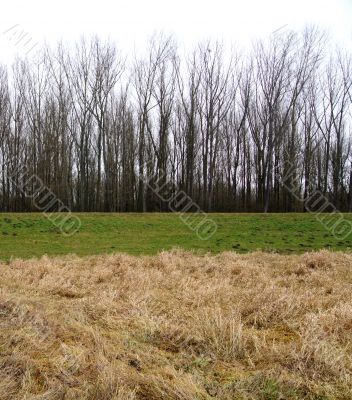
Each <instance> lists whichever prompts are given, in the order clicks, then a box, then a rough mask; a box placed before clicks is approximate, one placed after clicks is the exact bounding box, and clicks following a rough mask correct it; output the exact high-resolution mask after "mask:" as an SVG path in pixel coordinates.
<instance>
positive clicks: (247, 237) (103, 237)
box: [0, 213, 352, 259]
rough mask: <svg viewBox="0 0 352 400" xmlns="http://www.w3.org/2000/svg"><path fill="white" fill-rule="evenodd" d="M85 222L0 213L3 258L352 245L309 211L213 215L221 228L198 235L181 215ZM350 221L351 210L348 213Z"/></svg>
mask: <svg viewBox="0 0 352 400" xmlns="http://www.w3.org/2000/svg"><path fill="white" fill-rule="evenodd" d="M77 215H79V217H80V218H81V221H82V227H81V230H80V232H79V233H77V234H75V235H74V236H73V237H64V236H63V235H61V234H60V232H58V230H57V229H56V228H55V227H54V226H53V225H52V224H51V222H50V221H48V220H47V219H46V218H45V217H44V216H43V215H42V214H0V258H1V259H9V258H11V257H14V256H15V257H21V258H30V257H34V256H41V255H43V254H48V255H60V254H67V253H75V254H77V255H90V254H101V253H111V252H127V253H129V254H134V255H137V254H155V253H157V252H158V251H160V250H168V249H171V248H173V247H181V248H184V249H193V250H200V251H211V252H214V253H217V252H220V251H224V250H235V251H237V252H248V251H251V250H256V249H262V250H268V251H272V250H275V251H279V252H281V253H292V252H303V251H309V250H318V249H321V248H329V249H331V250H346V249H350V248H351V247H352V236H350V237H348V238H347V239H346V240H344V241H338V240H336V239H335V238H334V237H333V236H332V235H331V234H330V233H329V232H328V231H326V229H325V228H324V227H323V226H322V225H321V224H320V223H319V222H318V221H317V220H316V219H315V216H314V215H311V214H211V215H210V218H212V219H213V220H214V221H215V222H216V223H217V224H218V230H217V233H216V234H215V235H214V236H213V237H212V238H211V239H210V240H207V241H202V240H199V239H198V238H197V235H196V234H195V233H194V232H192V231H191V230H189V228H188V227H187V226H185V225H184V224H183V223H182V221H181V220H180V219H179V216H178V215H177V214H103V213H90V214H87V213H85V214H77ZM346 218H348V219H350V220H352V215H346Z"/></svg>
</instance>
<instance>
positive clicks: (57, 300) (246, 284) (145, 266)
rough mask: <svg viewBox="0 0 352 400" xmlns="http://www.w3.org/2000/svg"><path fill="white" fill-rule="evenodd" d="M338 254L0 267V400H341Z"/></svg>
mask: <svg viewBox="0 0 352 400" xmlns="http://www.w3.org/2000/svg"><path fill="white" fill-rule="evenodd" d="M351 265H352V255H351V254H348V253H330V252H327V251H322V252H318V253H309V254H308V253H307V254H304V255H300V256H298V255H292V256H281V255H277V254H266V253H262V252H255V253H251V254H246V255H239V254H236V253H231V252H226V253H222V254H218V255H214V256H211V255H206V256H197V255H195V254H192V253H191V252H183V251H181V250H173V251H170V252H162V253H160V254H159V255H157V256H151V257H132V256H128V255H123V254H116V255H106V256H94V257H87V258H82V259H81V258H78V257H75V256H65V257H57V258H48V257H43V258H41V259H39V260H34V259H33V260H27V261H23V260H13V261H12V262H10V263H9V264H8V265H7V264H6V265H5V264H0V267H1V269H2V274H1V276H0V288H1V289H0V399H1V400H20V399H21V400H22V399H48V400H53V399H65V400H66V399H87V400H88V399H89V400H93V399H94V400H103V399H104V400H105V399H115V400H141V399H144V400H147V399H148V400H149V399H151V400H158V399H160V400H161V399H170V400H171V399H175V400H183V399H184V400H186V399H187V400H188V399H197V400H198V399H204V400H210V399H224V400H232V399H265V400H270V399H277V400H278V399H312V400H317V399H321V400H322V399H324V400H327V399H334V400H336V399H341V400H342V399H352V392H351V388H352V337H351V331H352V291H351V283H352V270H351Z"/></svg>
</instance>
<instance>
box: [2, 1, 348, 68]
mask: <svg viewBox="0 0 352 400" xmlns="http://www.w3.org/2000/svg"><path fill="white" fill-rule="evenodd" d="M351 22H352V0H264V1H263V0H243V1H239V0H213V1H209V0H173V1H170V0H148V1H146V0H144V1H143V0H115V1H112V0H110V1H109V0H94V1H91V0H70V1H69V0H60V1H48V0H46V1H44V0H22V1H16V0H4V1H3V2H2V4H1V16H0V45H1V56H0V60H1V61H3V62H8V61H9V60H11V59H12V58H13V56H14V55H15V54H16V53H17V54H23V53H26V52H27V51H28V50H29V49H30V48H31V47H32V46H34V45H35V44H37V47H39V46H40V45H41V44H42V43H44V42H45V41H46V42H48V43H55V42H57V41H58V40H60V39H63V40H64V41H68V42H72V41H74V40H75V39H77V38H79V37H80V36H81V35H82V34H83V35H88V36H89V35H91V34H98V35H99V36H100V37H102V38H107V37H109V38H110V39H112V40H113V41H115V42H116V43H117V44H118V46H119V47H120V48H121V49H123V50H124V51H126V52H132V51H133V50H134V49H136V51H137V52H138V51H140V49H142V48H143V45H144V44H145V43H146V40H147V38H148V37H149V36H150V35H152V34H153V32H155V31H160V30H163V31H165V32H166V33H173V34H174V35H175V37H176V39H177V41H178V43H179V45H180V46H181V47H185V48H189V47H191V46H192V45H193V44H194V43H195V42H197V41H199V40H203V39H209V38H214V39H220V40H223V41H224V42H225V43H231V42H235V43H238V44H239V45H240V46H242V45H244V46H245V45H247V44H249V43H250V42H251V40H253V39H255V38H258V37H267V36H269V35H270V34H271V33H272V32H273V31H275V30H277V29H280V28H282V29H284V28H283V27H286V28H288V29H301V28H302V27H303V26H304V25H307V24H318V25H319V26H321V27H322V28H324V29H327V30H328V31H329V33H330V35H331V37H332V38H333V39H334V40H336V41H337V42H339V43H341V44H343V45H344V46H348V47H351V48H352V23H351ZM4 32H5V33H4ZM16 35H17V36H19V35H22V36H23V37H24V39H23V40H22V41H20V43H19V44H18V45H17V46H15V42H16V41H17V40H16ZM10 39H11V40H10ZM27 42H28V43H27ZM26 43H27V44H26Z"/></svg>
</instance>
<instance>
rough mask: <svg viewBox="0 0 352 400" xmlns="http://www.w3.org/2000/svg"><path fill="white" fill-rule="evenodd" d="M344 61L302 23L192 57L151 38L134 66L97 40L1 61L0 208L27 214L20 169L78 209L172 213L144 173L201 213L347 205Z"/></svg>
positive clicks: (350, 204)
mask: <svg viewBox="0 0 352 400" xmlns="http://www.w3.org/2000/svg"><path fill="white" fill-rule="evenodd" d="M351 61H352V58H351V55H350V54H348V53H347V52H346V51H344V50H342V49H340V48H337V47H333V46H331V45H330V44H329V42H328V41H327V39H326V37H325V35H324V33H322V32H320V31H319V30H318V29H316V28H312V27H310V28H306V29H305V30H304V31H302V32H292V31H279V32H276V33H274V34H272V35H271V36H270V37H268V38H267V39H265V40H260V41H256V42H255V43H253V45H252V46H251V48H249V49H246V50H242V51H239V50H232V51H228V50H227V49H225V48H224V46H223V45H222V44H221V43H218V42H211V41H209V42H204V43H201V44H199V45H197V46H196V47H195V48H194V50H193V51H190V52H187V53H186V54H184V53H183V52H181V51H180V50H179V49H178V48H177V45H176V43H175V41H174V39H173V38H172V37H165V36H163V35H155V36H154V37H153V38H152V39H151V40H150V42H149V43H148V47H147V49H146V50H145V52H144V54H143V55H141V56H135V57H132V58H131V59H130V58H127V57H125V56H124V55H123V54H122V52H120V51H119V50H118V49H117V48H116V46H115V45H114V44H113V43H111V42H103V41H101V40H100V39H99V38H96V37H94V38H92V39H90V40H86V39H82V40H80V41H79V42H77V43H76V44H75V45H74V46H73V47H72V46H71V47H67V46H64V45H63V44H58V45H57V47H56V48H48V47H45V48H43V49H42V50H41V51H40V53H39V54H38V55H37V56H36V58H35V59H17V60H16V61H15V62H14V64H13V65H12V66H11V67H8V66H5V65H2V66H0V165H1V176H0V210H1V211H31V210H34V206H33V202H32V200H31V199H28V198H27V197H26V196H25V195H24V193H23V191H21V190H20V189H19V188H18V185H16V182H14V180H13V179H12V178H11V176H12V175H13V174H11V173H12V171H15V170H18V169H20V168H22V167H25V168H26V169H27V170H28V171H29V172H30V174H34V175H35V176H38V177H39V178H40V179H42V181H43V182H44V183H45V185H47V187H48V188H50V189H51V190H52V192H54V193H55V195H56V196H57V197H58V198H59V199H60V200H61V201H62V202H63V203H65V204H66V205H67V206H68V207H70V208H71V210H73V211H107V212H109V211H121V212H124V211H140V212H143V211H167V210H168V206H167V204H165V202H163V201H162V200H161V199H160V197H158V196H156V195H155V193H154V192H153V190H152V185H148V184H147V183H146V182H148V180H146V179H141V177H148V176H149V177H152V178H150V179H153V180H154V181H155V182H154V183H155V184H157V185H158V186H159V187H166V185H167V186H168V188H169V190H170V191H171V192H177V191H183V192H185V193H186V194H187V195H188V196H190V198H191V199H192V200H193V201H194V202H195V203H196V204H198V205H199V206H200V207H201V209H202V210H204V211H207V212H211V211H224V212H226V211H244V212H251V211H264V212H267V211H273V212H281V211H282V212H286V211H304V202H301V201H299V198H300V197H302V198H303V197H307V196H309V194H310V193H312V192H313V191H315V190H319V191H320V192H321V193H322V194H323V195H324V196H325V197H326V198H327V199H329V201H330V202H331V203H332V204H333V205H334V206H335V207H336V208H338V209H339V210H340V211H352V153H351V138H352V136H351V123H350V121H351V104H352V89H351V85H352V63H351ZM288 171H290V174H289V175H287V173H288ZM285 176H289V177H290V178H289V179H293V180H295V181H296V182H299V185H298V186H297V185H296V186H295V193H293V192H292V190H290V189H289V188H288V186H287V185H282V180H283V179H284V177H285Z"/></svg>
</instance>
